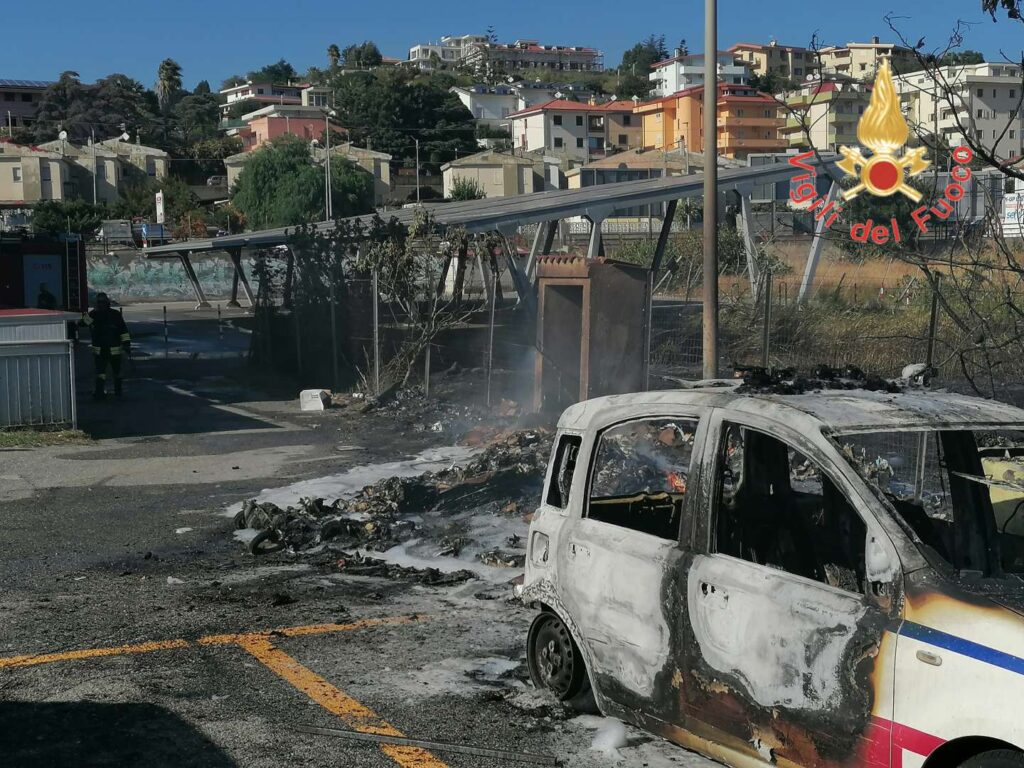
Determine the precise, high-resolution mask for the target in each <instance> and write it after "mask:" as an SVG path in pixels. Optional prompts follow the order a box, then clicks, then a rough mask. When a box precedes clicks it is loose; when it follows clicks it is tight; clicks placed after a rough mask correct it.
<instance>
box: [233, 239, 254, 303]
mask: <svg viewBox="0 0 1024 768" xmlns="http://www.w3.org/2000/svg"><path fill="white" fill-rule="evenodd" d="M228 255H229V256H231V263H232V264H234V265H235V280H236V281H237V282H236V283H235V284H234V285H233V287H232V290H231V301H230V302H228V306H229V307H237V306H238V283H239V282H240V283H241V284H242V290H243V291H244V292H245V298H246V299H247V300H248V301H249V306H250V307H254V306H256V300H255V298H253V295H252V288H250V287H249V281H248V280H247V279H246V277H245V268H244V267H243V266H242V249H241V248H230V249H228Z"/></svg>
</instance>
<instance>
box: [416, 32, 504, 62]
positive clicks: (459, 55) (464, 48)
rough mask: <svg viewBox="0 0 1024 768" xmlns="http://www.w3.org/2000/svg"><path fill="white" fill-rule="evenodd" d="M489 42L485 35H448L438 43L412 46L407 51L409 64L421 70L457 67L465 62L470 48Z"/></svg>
mask: <svg viewBox="0 0 1024 768" xmlns="http://www.w3.org/2000/svg"><path fill="white" fill-rule="evenodd" d="M489 41H490V39H489V38H488V37H487V35H448V36H445V37H442V38H441V42H439V43H420V44H419V45H414V46H413V47H412V48H410V49H409V63H410V64H411V65H412V66H415V67H417V68H419V69H423V70H430V69H436V68H438V67H439V66H448V67H454V66H458V65H460V64H462V63H463V62H464V61H465V59H466V56H467V55H468V54H469V50H470V48H472V47H473V46H474V45H484V44H486V43H488V42H489Z"/></svg>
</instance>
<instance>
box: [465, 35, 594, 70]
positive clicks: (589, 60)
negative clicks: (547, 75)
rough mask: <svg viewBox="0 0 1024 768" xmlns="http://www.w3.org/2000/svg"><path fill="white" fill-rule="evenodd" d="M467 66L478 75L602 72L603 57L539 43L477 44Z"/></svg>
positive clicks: (571, 47)
mask: <svg viewBox="0 0 1024 768" xmlns="http://www.w3.org/2000/svg"><path fill="white" fill-rule="evenodd" d="M464 62H465V65H466V66H467V67H469V68H471V69H472V70H473V71H475V72H477V73H479V74H489V75H492V76H493V75H496V74H506V75H515V74H523V73H536V72H602V71H603V70H604V55H603V54H602V53H601V51H599V50H597V49H596V48H586V47H582V46H578V45H544V44H541V43H540V42H538V41H537V40H516V41H515V42H514V43H478V44H475V45H472V46H470V48H469V51H468V53H467V54H466V58H465V60H464Z"/></svg>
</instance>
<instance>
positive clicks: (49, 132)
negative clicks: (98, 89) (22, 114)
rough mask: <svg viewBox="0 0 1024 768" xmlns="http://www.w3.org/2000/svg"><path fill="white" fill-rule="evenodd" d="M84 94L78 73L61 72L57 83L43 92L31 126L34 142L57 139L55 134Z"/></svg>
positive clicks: (83, 87)
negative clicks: (33, 130) (33, 132)
mask: <svg viewBox="0 0 1024 768" xmlns="http://www.w3.org/2000/svg"><path fill="white" fill-rule="evenodd" d="M84 92H85V86H83V85H82V83H81V81H80V80H79V79H78V73H77V72H72V71H70V70H68V71H66V72H62V73H61V75H60V77H59V78H58V79H57V82H55V83H53V84H52V85H50V86H49V87H47V89H46V90H45V91H43V93H42V96H40V99H39V106H38V107H37V108H36V121H35V124H34V126H33V127H34V129H35V138H36V141H39V142H43V141H50V140H52V139H55V138H57V133H58V132H59V131H60V130H61V129H62V128H64V127H65V124H66V123H67V122H68V120H69V117H70V115H71V110H72V106H73V105H76V104H77V103H78V102H79V100H80V99H81V98H82V95H83V93H84Z"/></svg>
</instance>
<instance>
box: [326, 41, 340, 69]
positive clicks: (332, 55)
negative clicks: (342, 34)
mask: <svg viewBox="0 0 1024 768" xmlns="http://www.w3.org/2000/svg"><path fill="white" fill-rule="evenodd" d="M327 58H328V59H329V60H330V62H331V68H332V69H333V68H334V67H336V66H338V62H339V61H341V49H340V48H339V47H338V46H337V45H336V44H335V43H331V44H330V45H329V46H327Z"/></svg>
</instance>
